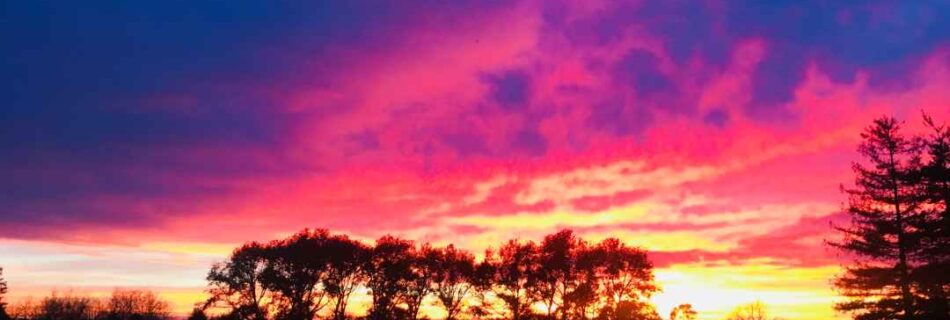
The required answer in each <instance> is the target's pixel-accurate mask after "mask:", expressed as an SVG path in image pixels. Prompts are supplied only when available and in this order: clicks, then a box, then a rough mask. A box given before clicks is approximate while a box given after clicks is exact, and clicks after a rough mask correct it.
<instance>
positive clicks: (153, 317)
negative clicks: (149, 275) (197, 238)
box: [0, 278, 170, 320]
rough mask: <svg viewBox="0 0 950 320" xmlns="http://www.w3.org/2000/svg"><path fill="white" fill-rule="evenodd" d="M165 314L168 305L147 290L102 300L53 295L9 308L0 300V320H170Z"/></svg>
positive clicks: (121, 292) (115, 293)
mask: <svg viewBox="0 0 950 320" xmlns="http://www.w3.org/2000/svg"><path fill="white" fill-rule="evenodd" d="M2 280H3V279H2V278H0V283H3V282H2ZM4 287H5V286H4V285H0V288H4ZM2 293H5V292H4V291H3V290H0V294H2ZM0 297H2V295H0ZM169 310H170V309H169V304H168V302H166V301H165V300H162V299H160V298H158V297H157V296H156V295H155V294H154V293H153V292H151V291H147V290H124V289H117V290H115V291H113V292H112V295H111V296H110V297H108V298H105V299H98V298H93V297H89V296H80V295H73V294H71V293H64V294H59V293H55V292H54V293H53V294H52V295H51V296H48V297H44V298H42V299H40V300H38V301H33V300H32V299H28V300H26V301H22V302H20V303H17V304H15V305H12V306H10V307H9V308H8V307H7V305H6V304H5V303H3V302H2V300H0V320H9V319H13V320H166V319H170V311H169Z"/></svg>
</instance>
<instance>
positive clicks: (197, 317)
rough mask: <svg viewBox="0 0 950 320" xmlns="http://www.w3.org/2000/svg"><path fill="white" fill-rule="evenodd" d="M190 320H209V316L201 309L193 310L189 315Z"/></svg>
mask: <svg viewBox="0 0 950 320" xmlns="http://www.w3.org/2000/svg"><path fill="white" fill-rule="evenodd" d="M188 320H208V315H207V314H205V311H204V310H202V309H201V308H195V309H194V310H191V314H190V315H188Z"/></svg>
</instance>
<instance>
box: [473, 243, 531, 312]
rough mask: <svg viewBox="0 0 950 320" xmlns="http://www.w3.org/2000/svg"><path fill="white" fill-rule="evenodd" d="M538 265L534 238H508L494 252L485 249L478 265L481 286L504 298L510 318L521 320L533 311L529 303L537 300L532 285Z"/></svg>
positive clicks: (488, 306) (501, 298)
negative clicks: (521, 240)
mask: <svg viewBox="0 0 950 320" xmlns="http://www.w3.org/2000/svg"><path fill="white" fill-rule="evenodd" d="M540 268H541V265H540V263H539V261H538V247H537V245H535V244H534V242H531V241H527V242H524V243H522V242H519V241H517V240H510V241H508V242H507V243H506V244H504V245H503V246H501V248H498V252H497V254H495V253H494V252H492V251H491V250H489V251H488V252H486V253H485V263H484V264H483V266H481V268H480V269H481V270H480V274H482V277H481V279H482V280H481V281H480V282H479V283H480V287H481V289H482V290H486V291H491V294H492V295H493V296H494V297H497V298H498V299H500V300H501V301H502V302H503V304H504V305H505V308H507V310H508V313H509V318H510V319H512V320H522V319H525V318H526V317H530V316H531V315H532V314H533V312H532V310H531V305H532V304H534V303H535V302H536V301H538V299H537V296H536V295H534V292H533V290H532V289H533V288H534V285H535V282H534V279H535V278H537V277H536V276H535V275H536V274H537V273H538V270H539V269H540ZM484 304H485V302H483V305H484ZM483 307H485V308H492V307H494V306H493V305H484V306H483Z"/></svg>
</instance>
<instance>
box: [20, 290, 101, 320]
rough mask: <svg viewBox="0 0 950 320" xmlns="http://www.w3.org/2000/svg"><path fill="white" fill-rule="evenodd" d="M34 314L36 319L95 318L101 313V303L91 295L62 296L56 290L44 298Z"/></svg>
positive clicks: (82, 319)
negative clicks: (90, 296)
mask: <svg viewBox="0 0 950 320" xmlns="http://www.w3.org/2000/svg"><path fill="white" fill-rule="evenodd" d="M34 314H35V317H36V318H35V319H36V320H93V319H95V318H96V317H97V315H98V314H99V304H98V301H96V300H95V299H92V298H89V297H78V296H72V295H70V294H66V295H62V296H60V295H58V294H57V293H55V292H54V293H53V295H52V296H49V297H46V298H43V301H42V302H40V305H39V306H38V310H37V311H36V312H34Z"/></svg>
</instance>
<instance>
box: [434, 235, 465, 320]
mask: <svg viewBox="0 0 950 320" xmlns="http://www.w3.org/2000/svg"><path fill="white" fill-rule="evenodd" d="M423 259H425V261H426V264H428V265H429V268H430V269H431V270H432V275H431V276H432V281H431V285H432V292H433V293H435V296H436V298H438V300H439V302H440V303H441V304H442V307H443V308H445V312H446V318H445V319H446V320H455V319H456V318H457V317H458V315H459V313H460V312H462V303H463V302H464V299H465V298H466V297H467V296H468V294H469V292H470V291H471V290H472V287H473V281H474V280H473V277H474V276H475V257H474V256H473V255H472V254H471V253H468V252H465V251H463V250H459V249H456V248H455V246H453V245H451V244H450V245H448V246H447V247H445V248H430V249H429V250H424V251H423Z"/></svg>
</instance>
